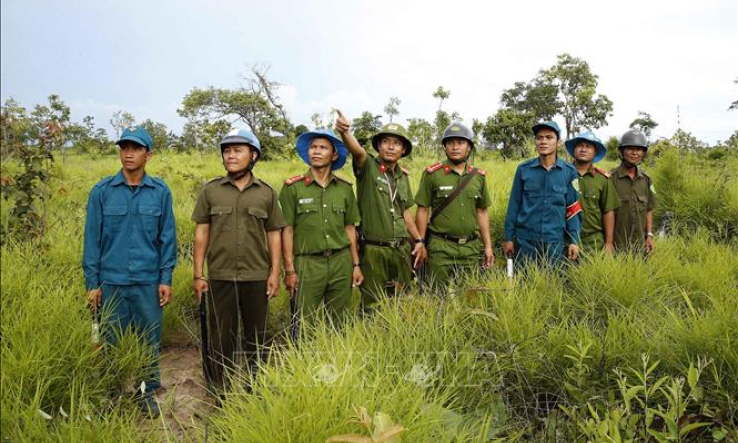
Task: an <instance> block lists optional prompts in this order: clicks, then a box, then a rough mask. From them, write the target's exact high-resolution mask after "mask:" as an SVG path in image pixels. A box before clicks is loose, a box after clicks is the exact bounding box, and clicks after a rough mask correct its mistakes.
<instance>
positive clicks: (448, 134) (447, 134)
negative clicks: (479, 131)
mask: <svg viewBox="0 0 738 443" xmlns="http://www.w3.org/2000/svg"><path fill="white" fill-rule="evenodd" d="M452 138H461V139H464V140H466V141H468V142H469V144H470V145H471V147H472V148H473V147H474V132H472V130H471V129H469V128H468V127H467V126H465V125H464V124H463V123H460V122H453V123H451V124H450V125H448V126H447V127H446V130H445V131H443V139H441V144H442V145H445V144H446V141H447V140H449V139H452Z"/></svg>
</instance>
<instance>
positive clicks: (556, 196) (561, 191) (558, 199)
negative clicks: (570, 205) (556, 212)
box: [548, 185, 566, 206]
mask: <svg viewBox="0 0 738 443" xmlns="http://www.w3.org/2000/svg"><path fill="white" fill-rule="evenodd" d="M551 189H552V195H551V196H550V197H549V199H548V200H549V203H551V204H554V205H556V206H564V205H565V204H566V186H561V185H554V186H553V187H552V188H551Z"/></svg>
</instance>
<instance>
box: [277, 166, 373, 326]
mask: <svg viewBox="0 0 738 443" xmlns="http://www.w3.org/2000/svg"><path fill="white" fill-rule="evenodd" d="M284 184H285V186H284V187H283V188H282V191H281V192H280V194H279V202H280V204H281V205H282V212H283V213H284V218H285V221H286V222H287V224H288V225H290V226H293V229H294V232H293V252H294V254H295V272H297V275H298V276H299V286H298V289H297V309H298V311H299V312H300V314H301V317H302V318H306V316H310V315H311V314H313V313H314V312H315V311H316V310H318V309H319V308H320V307H321V304H322V303H325V305H326V307H327V308H328V311H329V312H330V313H331V315H332V317H333V319H334V320H335V321H338V322H340V321H342V319H343V317H344V316H345V314H346V312H347V311H348V309H349V307H350V305H351V275H352V271H353V263H352V260H351V252H350V250H349V246H350V245H351V242H350V241H349V238H348V237H347V236H346V230H345V226H346V225H355V224H357V223H359V208H358V207H357V205H356V198H355V197H354V192H353V189H352V188H351V183H350V182H348V181H346V180H344V179H342V178H340V177H337V176H335V175H332V174H331V177H330V179H329V181H328V184H327V186H326V187H325V188H324V187H322V186H321V185H320V184H318V183H317V182H316V181H315V180H314V179H313V177H312V175H311V174H310V171H308V173H307V174H305V175H298V176H297V177H292V178H291V179H289V180H287V181H285V182H284Z"/></svg>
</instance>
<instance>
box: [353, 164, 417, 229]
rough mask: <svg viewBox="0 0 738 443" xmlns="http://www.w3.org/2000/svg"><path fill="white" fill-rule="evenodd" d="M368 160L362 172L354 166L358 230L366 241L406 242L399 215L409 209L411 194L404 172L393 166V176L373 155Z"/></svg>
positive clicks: (401, 218)
mask: <svg viewBox="0 0 738 443" xmlns="http://www.w3.org/2000/svg"><path fill="white" fill-rule="evenodd" d="M367 154H368V156H367V158H366V160H365V161H364V164H363V165H362V167H361V168H358V167H357V166H356V164H355V163H354V175H355V176H356V178H357V181H358V183H357V193H356V194H357V200H358V203H359V213H360V214H361V226H362V228H363V229H364V233H365V234H366V237H367V239H370V240H385V241H392V240H395V239H398V238H407V237H408V231H407V226H406V225H405V219H404V218H403V216H402V214H403V213H404V212H405V209H409V208H412V207H413V205H414V204H415V203H414V201H413V195H412V191H411V190H410V180H408V177H407V171H405V170H404V169H402V168H401V167H400V165H395V170H394V172H393V171H392V170H390V168H388V167H386V166H385V165H384V163H382V161H381V160H380V159H379V158H378V157H377V156H375V155H373V154H370V153H367Z"/></svg>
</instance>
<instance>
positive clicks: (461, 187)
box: [428, 168, 479, 225]
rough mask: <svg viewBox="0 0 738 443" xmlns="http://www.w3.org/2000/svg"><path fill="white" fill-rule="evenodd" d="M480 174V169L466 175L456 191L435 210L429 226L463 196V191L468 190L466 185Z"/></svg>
mask: <svg viewBox="0 0 738 443" xmlns="http://www.w3.org/2000/svg"><path fill="white" fill-rule="evenodd" d="M478 173H479V169H477V168H474V169H472V171H471V172H470V173H468V174H466V176H465V177H464V178H462V179H461V181H460V182H459V186H457V187H456V189H454V192H452V193H451V194H449V195H448V197H446V200H444V201H443V202H442V203H441V204H440V205H438V207H437V208H433V213H432V214H431V217H430V220H429V221H428V224H429V225H430V224H431V223H433V220H435V219H436V217H438V214H440V213H441V212H442V211H443V210H444V209H446V208H447V207H448V205H450V204H451V203H453V201H454V200H456V197H458V196H459V194H461V191H463V190H464V188H466V185H468V184H469V182H471V181H472V179H473V178H474V176H476V175H477V174H478Z"/></svg>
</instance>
